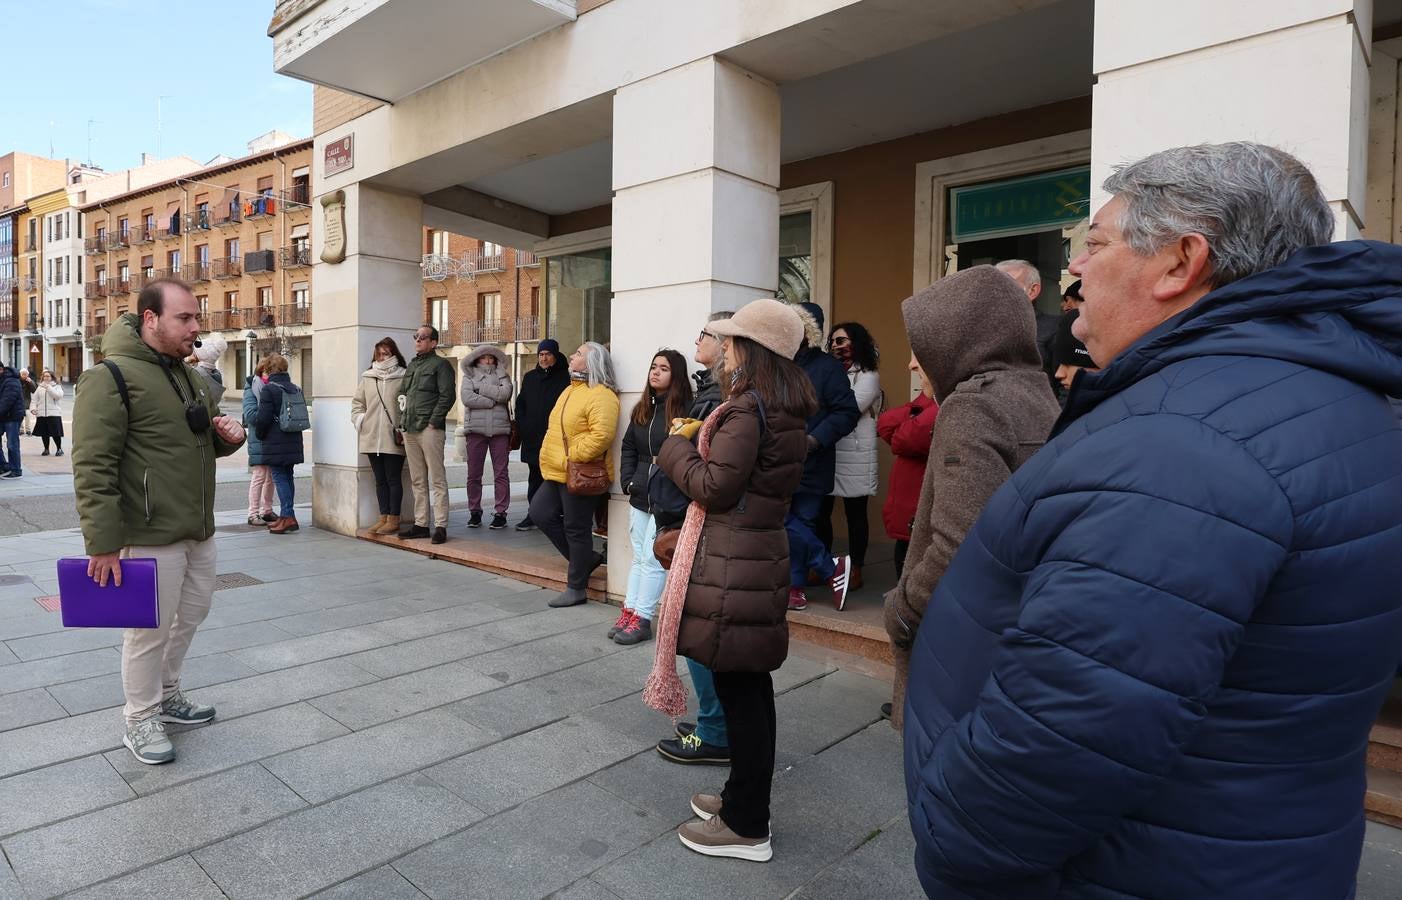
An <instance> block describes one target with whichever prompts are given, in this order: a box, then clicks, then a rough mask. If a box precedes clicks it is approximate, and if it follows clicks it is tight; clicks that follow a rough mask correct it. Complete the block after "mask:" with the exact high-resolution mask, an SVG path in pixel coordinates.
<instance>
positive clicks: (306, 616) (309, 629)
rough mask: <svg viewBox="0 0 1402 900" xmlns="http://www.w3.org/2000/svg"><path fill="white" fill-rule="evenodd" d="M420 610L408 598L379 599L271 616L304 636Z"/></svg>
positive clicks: (412, 613)
mask: <svg viewBox="0 0 1402 900" xmlns="http://www.w3.org/2000/svg"><path fill="white" fill-rule="evenodd" d="M422 612H423V610H422V609H420V608H419V607H418V605H416V604H413V603H410V602H408V601H404V600H394V599H379V600H367V601H365V602H363V603H352V604H350V605H349V606H337V607H333V608H331V609H319V610H316V611H315V612H306V613H300V614H298V615H295V616H286V617H284V618H281V619H274V620H273V624H274V625H276V626H277V627H278V628H280V629H282V630H283V631H285V632H287V633H288V634H292V635H297V636H305V635H309V634H321V633H322V632H323V631H335V630H336V629H338V628H350V627H351V626H353V625H369V624H372V623H375V622H384V621H387V620H390V619H398V618H401V617H403V616H412V615H415V614H418V613H422Z"/></svg>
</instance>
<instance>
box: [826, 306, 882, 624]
mask: <svg viewBox="0 0 1402 900" xmlns="http://www.w3.org/2000/svg"><path fill="white" fill-rule="evenodd" d="M828 353H829V354H831V355H832V358H833V359H835V360H837V361H838V362H840V363H842V366H843V368H845V369H846V370H847V381H848V382H849V383H850V384H851V385H852V394H853V396H855V397H856V398H857V410H858V411H859V412H860V413H861V418H859V419H858V420H857V427H856V428H853V429H852V430H851V431H849V432H847V435H846V436H845V437H843V438H842V439H841V440H839V441H838V442H837V471H836V473H835V474H834V475H833V485H832V493H831V494H829V495H828V496H826V497H824V498H823V505H822V508H821V510H820V511H819V513H818V537H820V538H822V540H823V543H824V544H825V545H826V546H827V547H828V549H829V550H831V549H832V513H833V509H834V508H835V507H836V505H837V503H836V501H837V498H839V497H841V498H842V509H843V512H844V513H845V514H846V517H847V555H848V556H850V557H851V558H852V568H851V571H850V574H849V575H848V580H847V590H848V591H855V590H857V589H859V588H860V587H861V586H862V566H864V565H866V559H867V544H868V543H870V541H871V526H870V524H869V522H868V521H867V502H868V501H869V500H870V499H871V498H872V497H873V496H875V495H876V490H877V471H876V418H877V416H879V415H881V407H882V394H881V376H880V375H878V374H877V373H876V367H877V365H878V364H879V363H880V361H881V351H880V349H879V348H877V346H876V341H875V340H873V339H872V336H871V332H869V331H867V330H866V328H865V327H864V326H862V325H860V324H858V323H856V322H840V323H838V324H837V325H834V326H832V334H831V335H829V336H828ZM838 608H839V609H841V607H838Z"/></svg>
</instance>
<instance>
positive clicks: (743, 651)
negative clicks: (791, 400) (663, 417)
mask: <svg viewBox="0 0 1402 900" xmlns="http://www.w3.org/2000/svg"><path fill="white" fill-rule="evenodd" d="M763 418H764V421H763V422H761V415H760V411H759V403H758V400H757V399H756V398H755V397H754V395H752V394H746V395H744V396H742V397H738V398H736V400H735V402H734V403H732V404H731V405H730V406H729V407H728V408H727V409H726V410H725V412H723V413H721V418H720V420H719V421H718V422H717V423H716V430H715V434H714V435H713V436H712V438H711V458H710V459H709V460H703V459H702V458H701V455H700V454H699V453H698V452H697V451H696V446H695V445H694V444H692V443H691V442H690V441H688V440H686V439H685V438H681V437H676V436H673V437H669V438H668V439H667V440H666V441H665V442H664V443H663V444H662V449H661V451H660V452H659V453H658V454H657V464H658V465H659V466H661V468H662V470H663V471H664V472H666V473H667V475H668V476H669V477H671V479H672V480H673V481H675V482H676V483H677V486H678V487H680V488H681V489H682V491H683V492H685V493H686V495H687V496H689V497H691V498H692V499H693V500H695V501H697V502H698V503H700V504H701V505H702V506H704V507H705V508H706V524H705V526H704V527H703V528H702V531H701V541H700V544H699V545H698V546H697V550H696V561H695V563H694V564H693V565H692V569H691V582H690V584H689V585H688V587H687V593H686V607H685V610H684V611H683V613H682V622H681V631H680V633H679V634H678V637H677V652H678V653H680V654H681V655H683V656H687V657H690V658H691V659H694V660H696V661H697V662H699V663H701V664H702V665H704V666H706V667H707V668H709V669H712V670H714V671H717V672H772V671H774V670H775V669H777V668H779V667H780V666H781V665H783V663H784V659H785V657H787V656H788V653H789V626H788V623H787V622H786V621H785V618H784V617H785V615H786V614H787V610H788V599H789V538H788V535H787V533H785V531H784V516H785V515H786V514H787V513H788V511H789V500H790V499H791V498H792V497H793V493H794V491H796V490H798V485H799V482H800V481H802V479H803V460H804V457H805V456H806V455H807V451H808V436H807V427H806V425H805V423H804V421H803V420H802V419H800V418H798V417H797V416H793V415H790V414H787V413H774V412H770V413H768V414H767V415H765V416H764V417H763Z"/></svg>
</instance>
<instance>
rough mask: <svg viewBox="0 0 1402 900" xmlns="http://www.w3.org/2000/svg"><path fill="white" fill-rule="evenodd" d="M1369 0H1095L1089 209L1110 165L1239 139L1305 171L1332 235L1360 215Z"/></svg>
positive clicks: (1351, 226) (1343, 233) (1346, 232)
mask: <svg viewBox="0 0 1402 900" xmlns="http://www.w3.org/2000/svg"><path fill="white" fill-rule="evenodd" d="M1372 13H1373V3H1372V0H1292V2H1289V3H1282V2H1279V0H1237V2H1234V3H1230V4H1222V3H1218V2H1216V0H1182V2H1179V3H1176V4H1172V5H1166V4H1163V3H1160V2H1157V0H1096V4H1095V58H1094V70H1095V76H1096V85H1095V93H1094V105H1093V113H1092V128H1091V182H1092V198H1091V201H1092V207H1093V208H1094V207H1098V206H1099V205H1100V204H1101V203H1103V202H1104V201H1105V199H1106V198H1105V196H1104V194H1103V192H1102V191H1101V188H1100V185H1101V183H1102V182H1103V181H1104V180H1105V178H1106V176H1107V175H1108V174H1109V172H1110V168H1111V166H1113V165H1115V164H1117V163H1121V162H1128V161H1132V160H1135V159H1139V158H1141V157H1143V156H1147V155H1148V154H1150V153H1153V152H1155V151H1157V150H1162V149H1165V148H1167V147H1176V146H1182V145H1186V144H1200V143H1221V142H1224V141H1233V140H1250V141H1258V142H1260V143H1265V144H1271V145H1273V146H1277V147H1280V148H1281V149H1283V150H1286V151H1288V152H1290V153H1292V154H1294V155H1295V156H1297V157H1299V158H1300V160H1301V161H1303V162H1304V163H1305V164H1306V165H1307V166H1309V167H1310V169H1311V170H1312V171H1313V172H1314V175H1315V177H1316V178H1317V179H1318V180H1319V184H1320V187H1321V189H1322V190H1323V191H1324V196H1325V198H1326V199H1328V201H1329V203H1330V205H1331V206H1332V207H1333V208H1334V211H1335V218H1336V221H1337V227H1336V230H1335V237H1336V238H1338V239H1341V240H1342V239H1347V238H1352V237H1357V236H1358V235H1359V233H1360V231H1361V229H1362V227H1363V225H1364V217H1365V214H1366V211H1367V203H1366V197H1367V161H1368V108H1369V104H1370V100H1371V93H1370V89H1369V66H1370V63H1371V59H1370V55H1371V53H1372Z"/></svg>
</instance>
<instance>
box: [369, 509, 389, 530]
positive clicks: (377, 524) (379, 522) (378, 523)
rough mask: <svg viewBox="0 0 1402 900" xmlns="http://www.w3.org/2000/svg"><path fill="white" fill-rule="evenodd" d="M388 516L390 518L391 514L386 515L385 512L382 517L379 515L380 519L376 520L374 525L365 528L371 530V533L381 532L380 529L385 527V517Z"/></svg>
mask: <svg viewBox="0 0 1402 900" xmlns="http://www.w3.org/2000/svg"><path fill="white" fill-rule="evenodd" d="M388 518H389V516H386V515H384V514H381V515H380V517H379V518H378V519H376V520H375V524H374V525H371V526H370V527H369V528H367V529H365V530H366V531H368V532H370V533H371V534H379V533H380V529H381V528H384V527H385V519H388Z"/></svg>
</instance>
